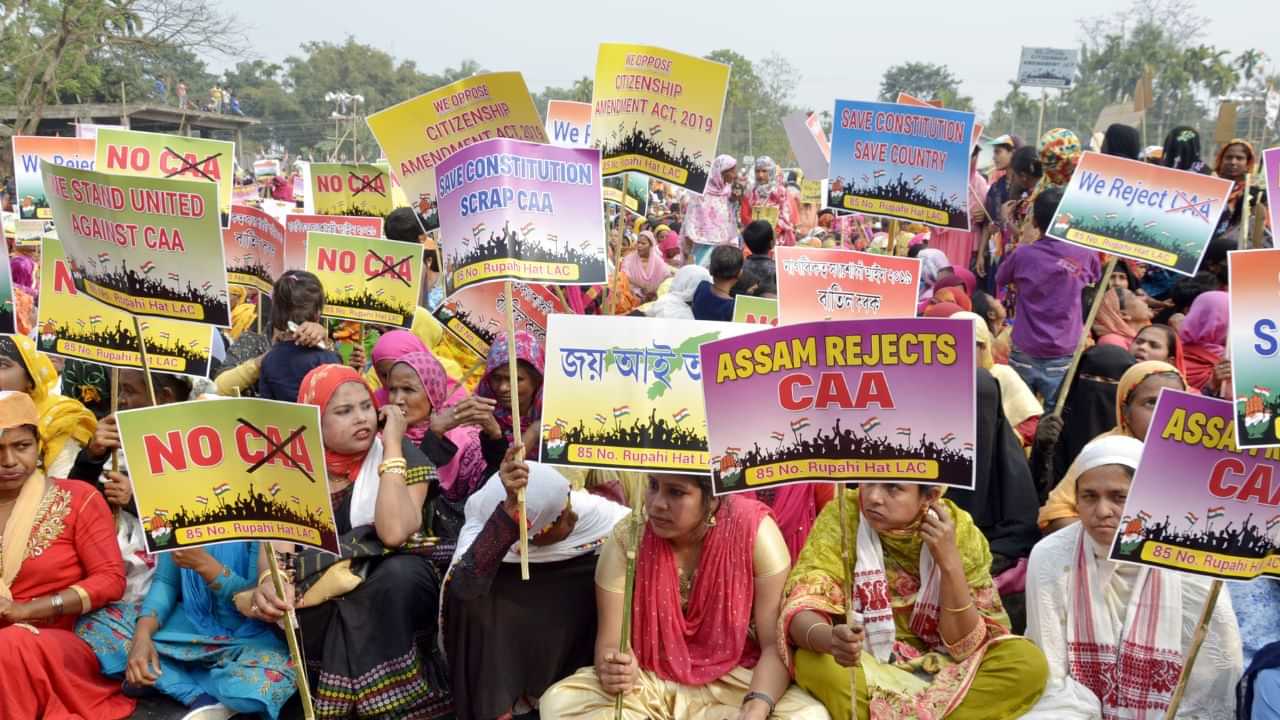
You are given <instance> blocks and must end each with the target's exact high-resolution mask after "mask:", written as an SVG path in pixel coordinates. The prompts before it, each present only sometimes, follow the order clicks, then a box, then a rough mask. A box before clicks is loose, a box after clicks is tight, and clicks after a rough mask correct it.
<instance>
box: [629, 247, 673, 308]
mask: <svg viewBox="0 0 1280 720" xmlns="http://www.w3.org/2000/svg"><path fill="white" fill-rule="evenodd" d="M657 244H658V243H657V241H656V240H654V237H653V233H651V232H649V231H648V230H645V231H643V232H641V233H640V238H639V239H638V240H636V249H635V250H634V251H633V252H631V253H630V254H629V255H627V256H626V257H624V258H623V259H622V272H623V274H625V275H626V276H627V279H628V280H630V281H631V291H632V292H633V293H635V294H636V297H637V298H639V299H640V302H642V303H643V302H648V301H650V300H652V299H654V298H655V297H657V296H658V286H659V285H661V284H662V281H663V280H666V279H667V276H669V275H670V274H671V272H672V270H671V266H670V265H668V264H667V261H666V259H664V258H663V257H662V252H661V251H659V250H658V248H657Z"/></svg>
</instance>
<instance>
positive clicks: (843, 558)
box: [836, 486, 858, 720]
mask: <svg viewBox="0 0 1280 720" xmlns="http://www.w3.org/2000/svg"><path fill="white" fill-rule="evenodd" d="M836 498H837V499H836V504H837V507H839V509H840V563H841V565H843V567H844V572H843V573H842V574H843V575H844V624H845V625H848V626H850V627H852V626H853V577H852V576H853V565H852V564H851V562H850V560H849V540H850V537H849V516H848V510H846V509H845V505H846V502H847V500H848V491H847V490H846V489H845V488H844V486H837V487H836ZM857 667H858V666H857V665H854V666H853V667H851V668H849V703H850V705H851V707H852V712H851V713H850V714H849V716H850V717H851V718H853V720H857V718H858V672H857Z"/></svg>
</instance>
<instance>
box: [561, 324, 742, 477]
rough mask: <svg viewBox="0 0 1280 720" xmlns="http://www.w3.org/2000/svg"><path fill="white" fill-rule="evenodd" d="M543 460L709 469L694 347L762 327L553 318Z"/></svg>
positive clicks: (694, 471)
mask: <svg viewBox="0 0 1280 720" xmlns="http://www.w3.org/2000/svg"><path fill="white" fill-rule="evenodd" d="M548 322H549V326H548V328H547V363H546V369H547V374H546V378H545V380H544V382H543V408H542V423H543V425H542V428H541V430H542V433H541V435H542V460H543V462H546V463H549V464H551V465H565V466H571V467H598V468H605V469H610V470H635V471H638V472H673V473H681V474H689V475H704V474H706V472H707V468H708V465H709V456H708V455H707V428H706V414H705V412H704V410H703V404H702V390H701V385H700V383H701V380H702V374H703V371H704V368H707V367H710V366H705V365H704V364H703V362H702V360H701V358H700V357H699V355H698V348H699V347H700V346H701V345H702V344H703V343H704V342H707V341H710V340H715V339H717V338H723V337H732V336H736V335H741V334H743V333H748V332H751V331H753V330H758V329H759V328H760V326H759V325H744V324H737V323H722V322H708V321H700V320H657V319H650V318H635V317H610V316H597V315H552V316H551V317H550V319H549V321H548Z"/></svg>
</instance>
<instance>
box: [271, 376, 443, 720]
mask: <svg viewBox="0 0 1280 720" xmlns="http://www.w3.org/2000/svg"><path fill="white" fill-rule="evenodd" d="M298 402H300V403H302V404H305V405H315V406H317V407H319V408H320V409H321V415H320V429H321V433H322V435H323V438H324V446H325V467H326V470H327V476H328V485H329V493H330V496H331V498H332V500H333V511H334V517H335V519H336V520H337V524H338V533H339V535H340V538H339V544H340V546H341V551H342V557H341V558H334V557H333V556H331V555H329V554H327V553H320V552H318V551H314V550H304V551H301V552H298V553H296V554H295V555H294V556H293V557H292V558H291V562H290V564H291V566H292V569H293V571H294V578H295V583H296V588H295V585H293V584H291V585H287V586H286V587H285V598H283V599H281V598H278V597H277V596H276V593H275V590H274V589H273V587H272V583H271V578H270V575H266V576H263V577H262V578H260V582H259V584H258V588H257V590H256V591H255V593H254V595H253V601H252V603H251V605H250V607H249V615H250V617H254V618H258V619H265V620H268V621H270V622H275V621H276V620H278V619H280V617H281V616H282V615H283V613H284V611H285V610H287V609H289V608H290V607H292V606H293V604H294V602H295V598H296V599H297V606H298V608H299V611H298V620H299V621H300V623H301V625H302V637H303V646H304V647H303V653H304V655H305V656H306V658H307V673H308V677H309V678H310V680H311V692H312V694H313V695H314V696H315V698H316V712H317V715H318V716H319V717H321V718H348V717H352V716H355V717H361V718H366V717H378V718H381V717H415V718H434V717H444V716H447V715H449V714H450V713H451V712H452V703H451V701H450V699H449V692H448V677H447V673H446V672H445V671H444V667H443V662H442V661H441V659H440V658H439V657H438V656H433V653H434V650H435V648H436V642H435V636H436V615H437V609H438V605H439V597H440V580H439V576H438V575H437V573H436V571H435V568H434V567H433V566H432V565H431V561H430V560H429V559H428V558H427V557H426V555H425V554H424V553H425V552H426V549H425V548H424V547H423V545H424V543H423V542H422V539H421V536H419V535H417V533H418V531H419V529H420V528H421V527H422V515H423V504H424V503H425V502H426V499H427V490H428V486H429V485H430V484H431V483H433V482H437V477H436V472H435V468H434V467H432V465H431V463H430V462H429V461H428V460H427V459H426V458H425V457H423V455H422V453H421V451H419V450H418V448H417V447H416V446H414V445H413V443H411V442H409V441H408V440H406V439H405V438H404V433H405V421H404V412H403V411H401V410H400V408H398V407H396V406H395V405H388V406H385V407H382V408H381V409H378V408H377V407H376V406H375V403H374V399H373V394H372V393H371V392H370V391H369V386H368V385H366V384H365V383H364V381H363V380H362V379H361V378H360V375H359V374H357V373H356V371H355V370H352V369H351V368H349V367H346V366H343V365H321V366H320V367H317V368H315V369H314V370H312V371H311V372H309V373H307V375H306V377H304V378H303V380H302V387H301V388H300V390H299V392H298ZM380 419H381V421H382V422H383V423H385V425H384V427H383V429H382V431H381V433H379V432H378V430H377V426H378V422H379V420H380ZM267 547H268V546H266V545H264V546H263V549H264V553H263V557H262V558H260V559H259V561H258V562H259V565H260V566H262V567H265V566H266V562H267V560H266V557H265V552H266V551H267ZM344 560H345V561H349V563H346V562H342V561H344Z"/></svg>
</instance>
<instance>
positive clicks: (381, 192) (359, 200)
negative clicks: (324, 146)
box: [304, 163, 393, 218]
mask: <svg viewBox="0 0 1280 720" xmlns="http://www.w3.org/2000/svg"><path fill="white" fill-rule="evenodd" d="M305 168H306V173H307V177H308V180H309V182H308V189H309V191H310V192H308V193H307V201H306V206H305V208H304V209H305V210H306V211H307V212H309V213H315V214H316V215H349V216H357V217H383V218H384V217H386V216H387V215H389V214H391V210H392V207H393V205H392V202H391V176H390V174H389V170H388V167H387V165H386V164H385V163H307V165H306V166H305Z"/></svg>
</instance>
